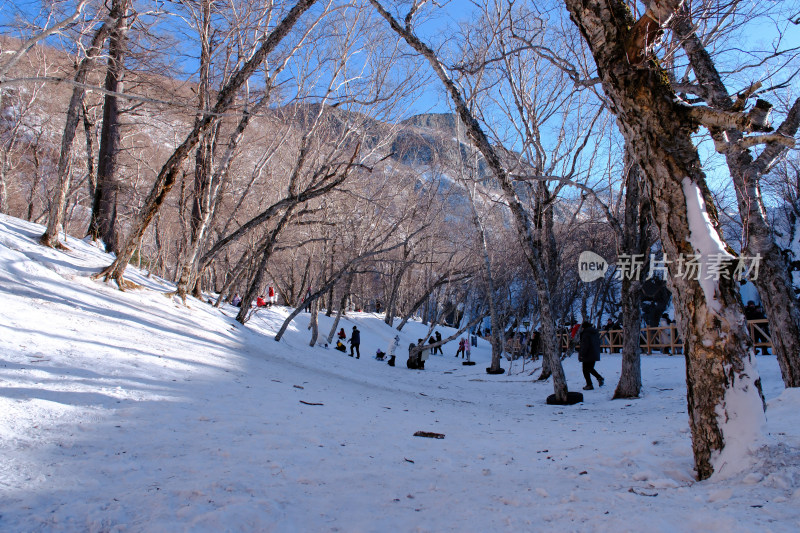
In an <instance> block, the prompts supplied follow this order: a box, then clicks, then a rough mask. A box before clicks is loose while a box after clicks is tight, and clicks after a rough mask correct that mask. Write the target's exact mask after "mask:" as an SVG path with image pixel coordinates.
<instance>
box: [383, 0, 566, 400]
mask: <svg viewBox="0 0 800 533" xmlns="http://www.w3.org/2000/svg"><path fill="white" fill-rule="evenodd" d="M370 3H371V4H372V5H373V6H374V7H375V9H376V10H377V11H378V12H379V13H380V14H381V16H383V18H384V19H386V21H387V22H388V23H389V25H390V26H391V28H392V29H393V30H394V31H395V32H396V33H397V34H398V35H400V36H401V37H402V38H403V39H404V40H405V41H406V43H408V45H409V46H411V48H413V49H414V50H415V51H416V52H418V53H419V54H420V55H422V56H423V57H424V58H425V59H426V61H427V62H428V64H429V65H430V66H431V68H432V69H433V71H434V73H435V74H436V76H437V77H438V78H439V80H440V81H441V82H442V83H443V84H444V86H445V89H446V91H447V93H448V95H449V96H450V99H451V100H452V101H453V104H454V105H455V108H456V113H457V115H458V118H459V119H460V120H461V122H462V123H463V124H464V126H465V127H466V133H467V136H468V137H469V139H470V140H471V141H472V143H473V144H474V145H475V148H477V150H478V151H479V152H480V153H481V155H482V156H483V158H484V160H485V161H486V165H487V167H488V168H489V169H490V171H491V172H492V175H493V176H494V177H495V179H497V181H498V183H499V185H500V188H501V190H502V191H503V195H504V197H505V200H506V202H507V203H508V206H509V209H510V211H511V215H512V217H513V219H514V224H515V226H516V229H517V231H518V233H519V235H520V238H521V239H522V241H523V243H524V244H525V246H524V251H525V257H526V259H527V260H528V263H529V264H530V265H531V268H533V270H534V279H535V280H536V285H537V295H538V297H539V303H540V305H541V306H542V316H541V321H542V348H543V353H544V356H545V358H547V359H548V360H549V365H550V370H551V372H552V375H553V390H554V395H555V398H556V400H557V401H559V402H563V403H566V402H567V392H568V389H567V382H566V377H565V375H564V368H563V367H562V366H561V360H560V358H559V357H558V352H557V342H558V340H557V337H556V331H555V329H556V328H555V320H554V317H553V316H552V307H551V302H550V299H551V298H550V296H551V293H550V288H549V287H548V286H547V283H546V280H547V272H546V271H545V270H544V262H545V261H546V258H545V257H543V251H542V249H541V247H540V244H539V242H538V241H537V239H536V237H535V235H534V229H533V227H532V223H531V220H530V217H529V216H528V214H527V213H526V211H525V208H524V207H523V206H522V203H521V201H520V199H519V197H518V196H517V192H516V190H515V189H514V183H513V180H512V178H511V176H510V175H509V174H508V172H507V170H506V169H505V167H504V166H503V164H502V163H501V161H500V157H499V155H498V153H497V151H496V150H495V148H494V146H492V144H491V143H490V142H489V139H488V137H487V136H486V133H485V132H484V131H483V129H482V128H481V126H480V124H479V123H478V121H477V120H476V119H475V117H474V115H473V113H472V112H471V111H470V110H469V107H468V106H467V103H466V101H465V99H464V96H463V95H462V93H461V91H460V89H459V88H458V87H457V86H456V84H455V83H454V82H453V80H452V79H451V78H450V76H449V74H448V73H447V71H446V70H445V68H444V66H443V65H442V64H441V62H440V61H439V59H438V58H437V57H436V53H435V52H434V51H433V50H432V49H431V48H430V47H429V46H427V45H426V44H425V43H423V42H422V41H421V40H420V39H419V38H418V37H417V36H416V35H415V34H414V33H413V31H412V28H411V23H412V20H413V15H414V12H413V11H414V10H416V8H415V9H414V10H412V12H410V13H409V14H408V16H406V19H405V20H406V24H405V26H403V25H401V24H400V23H399V22H398V21H397V20H396V19H395V18H394V16H392V15H391V14H390V13H389V12H388V11H387V10H386V9H385V8H384V7H383V6H382V5H381V3H380V2H379V1H378V0H370ZM415 5H416V4H415Z"/></svg>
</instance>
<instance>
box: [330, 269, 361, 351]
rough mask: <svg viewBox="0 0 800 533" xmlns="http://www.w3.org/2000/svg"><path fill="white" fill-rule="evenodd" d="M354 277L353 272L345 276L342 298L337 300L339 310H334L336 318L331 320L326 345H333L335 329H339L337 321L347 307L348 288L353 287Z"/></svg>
mask: <svg viewBox="0 0 800 533" xmlns="http://www.w3.org/2000/svg"><path fill="white" fill-rule="evenodd" d="M355 276H356V275H355V272H350V273H348V274H347V275H346V276H345V282H344V286H343V287H342V297H341V298H339V308H338V309H337V310H336V317H335V318H334V319H333V325H332V326H331V330H330V332H329V333H328V344H333V336H334V335H336V328H338V327H339V321H340V320H341V319H342V315H343V314H344V308H345V306H346V305H347V297H348V296H349V295H350V288H351V287H352V286H353V279H354V278H355ZM331 287H333V286H331Z"/></svg>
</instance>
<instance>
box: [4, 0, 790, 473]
mask: <svg viewBox="0 0 800 533" xmlns="http://www.w3.org/2000/svg"><path fill="white" fill-rule="evenodd" d="M455 4H460V6H458V7H456V6H455ZM33 5H34V6H36V7H35V8H34V7H31V5H27V6H26V7H24V8H18V9H16V10H11V11H9V12H8V13H6V14H5V19H4V20H3V21H2V24H3V35H2V37H0V50H1V51H2V54H0V213H3V214H8V215H11V216H14V217H19V218H22V219H25V220H28V221H33V222H37V223H40V224H42V225H43V226H44V228H46V229H44V230H43V234H42V236H41V243H42V245H43V246H51V247H55V248H59V249H65V248H67V246H68V244H67V241H66V239H65V238H64V235H65V234H69V235H71V236H72V237H77V238H86V239H89V240H91V241H93V242H95V243H96V245H97V246H98V247H102V248H103V249H105V250H106V251H108V252H112V253H113V254H114V255H113V262H112V263H111V264H109V265H108V267H107V268H106V269H104V270H103V271H102V272H98V273H96V274H95V278H96V279H99V280H103V281H106V282H109V283H113V284H114V285H115V286H116V287H118V288H119V289H120V290H130V289H136V288H137V286H136V285H135V284H134V283H132V282H131V281H129V280H128V279H126V278H125V271H126V268H127V267H128V266H130V265H134V266H137V267H140V268H142V269H144V270H146V271H147V272H148V273H149V274H150V275H153V276H160V277H163V278H166V279H168V280H170V281H173V282H174V283H175V285H176V290H175V293H174V294H172V295H170V296H173V297H175V298H177V299H178V300H180V301H181V302H183V303H184V304H186V305H191V302H192V298H199V299H204V300H205V299H212V301H213V302H214V303H215V305H220V304H221V303H222V302H227V301H230V300H231V299H232V298H233V296H234V295H237V294H238V295H240V296H241V298H242V301H243V303H242V306H241V308H240V311H239V314H238V316H237V320H238V321H239V322H241V323H245V322H246V321H247V320H248V319H249V318H250V316H251V315H252V312H253V311H252V310H253V307H252V305H253V304H254V302H255V301H256V299H257V297H259V296H261V295H263V294H265V292H266V290H267V287H273V288H274V289H275V290H276V291H277V293H278V295H279V298H280V303H281V304H285V305H287V306H289V307H292V308H294V309H295V311H294V313H293V314H292V315H291V316H290V318H289V320H287V322H286V323H285V324H284V326H283V328H282V329H281V331H279V332H278V334H277V336H276V338H277V339H278V340H279V339H280V337H281V335H282V334H283V332H284V330H285V328H286V327H287V326H288V324H289V321H290V320H291V319H292V317H293V316H294V314H295V313H298V312H300V311H301V310H302V309H308V310H311V311H312V317H316V314H317V313H327V314H328V315H329V316H332V315H335V316H336V317H337V319H338V317H341V316H342V314H344V313H346V312H348V311H350V310H355V309H359V310H366V311H372V312H380V313H381V314H382V318H383V319H384V321H385V323H386V324H388V325H390V326H392V327H396V328H398V329H402V328H403V326H404V325H405V324H406V323H407V322H408V321H409V320H412V319H414V320H421V321H422V322H423V323H426V324H430V325H431V328H433V327H434V326H435V325H436V324H445V323H446V324H449V325H452V326H454V327H462V328H466V327H467V325H473V326H476V327H477V328H479V329H480V330H481V331H483V330H488V334H489V337H490V340H491V342H492V347H493V350H492V351H493V360H492V366H491V369H490V370H497V369H499V365H500V362H501V360H502V358H503V357H511V356H510V355H509V350H508V349H507V348H506V343H507V342H510V341H511V339H512V338H516V337H519V336H522V337H523V344H525V345H527V344H528V343H529V342H530V340H531V334H532V332H533V331H534V330H536V331H538V332H539V334H540V339H541V340H540V345H539V347H538V348H539V349H540V350H541V353H542V355H543V357H542V365H541V368H540V372H539V374H538V375H537V376H536V377H537V378H538V379H542V380H545V379H552V383H553V392H554V397H555V398H556V400H558V401H560V402H564V403H567V401H568V392H569V384H568V383H567V382H566V379H565V376H564V372H563V369H562V358H563V357H564V356H566V355H568V353H565V352H564V350H563V347H562V343H561V341H560V339H559V336H558V334H559V332H561V331H563V328H564V327H566V326H567V325H568V324H571V323H572V322H573V321H582V320H586V321H589V322H593V323H595V324H597V325H600V324H601V323H605V322H606V321H607V320H608V319H612V320H613V321H616V322H617V323H619V324H620V327H621V329H622V332H623V338H624V343H623V344H624V346H623V349H622V361H623V368H622V377H621V379H620V382H619V383H618V384H617V388H616V391H615V398H635V397H638V396H639V395H640V393H641V388H642V383H643V381H646V380H647V376H642V375H641V370H640V368H641V367H640V364H639V357H640V345H639V341H638V339H639V330H640V328H641V327H642V326H643V325H646V324H647V320H648V319H647V317H646V316H645V314H643V312H642V308H643V303H644V302H643V298H646V297H647V295H646V291H645V292H643V290H642V289H643V287H642V280H643V279H644V278H636V279H634V278H632V277H626V276H625V275H622V273H621V272H620V270H619V268H617V269H614V268H612V269H611V270H610V271H609V272H608V273H607V274H606V276H605V277H603V278H602V279H598V280H596V281H592V282H590V283H584V282H582V281H580V279H579V277H578V273H577V269H578V257H579V255H580V253H581V252H582V251H584V250H590V251H593V252H595V253H597V254H599V255H600V256H602V257H603V258H605V259H606V260H608V261H609V262H610V263H612V264H613V263H619V260H620V258H625V257H641V258H642V259H643V265H642V268H643V270H644V271H645V274H647V273H648V272H649V271H651V269H652V268H653V267H654V266H658V267H659V268H656V269H655V270H656V272H657V274H656V276H655V278H656V279H655V280H654V281H651V283H660V284H661V285H662V286H664V287H666V288H668V289H669V291H670V293H671V302H670V303H669V304H668V305H669V312H670V313H671V314H672V316H673V317H674V318H675V319H676V321H677V323H678V330H679V332H680V336H681V339H683V343H684V347H683V354H684V356H685V358H686V364H687V389H688V397H687V402H688V411H689V415H690V416H689V418H690V425H691V430H692V437H693V445H694V452H695V465H696V470H697V476H698V478H700V479H705V478H707V477H709V476H710V475H711V474H712V473H713V472H714V471H715V468H719V465H721V464H724V461H726V460H728V459H730V457H728V456H727V455H726V454H727V453H733V452H732V451H730V450H731V448H732V447H730V446H729V447H726V443H728V442H731V441H736V440H737V439H740V438H742V437H741V425H742V421H743V420H744V419H745V417H746V413H749V415H747V416H751V415H752V412H754V411H757V412H758V413H762V408H763V406H762V397H761V391H760V382H759V378H758V374H757V372H756V370H755V368H754V365H753V364H752V359H753V357H754V351H753V346H752V339H750V337H749V333H748V330H747V327H746V323H745V319H744V314H743V313H744V311H743V305H742V290H743V289H742V287H743V285H744V283H743V282H742V283H740V282H739V280H738V279H737V277H736V275H735V274H736V272H735V268H736V265H737V261H739V260H740V259H742V258H754V257H758V258H759V260H760V263H759V271H758V276H757V277H754V278H753V279H752V280H751V281H752V283H751V284H750V285H751V287H750V289H748V290H751V291H752V294H755V295H757V298H758V300H759V301H760V302H761V305H762V306H763V308H764V312H765V314H766V317H767V319H768V321H769V324H770V326H771V328H770V329H771V331H772V333H773V335H772V339H771V341H772V345H773V348H774V354H775V357H776V358H777V360H778V362H779V365H780V369H781V373H782V377H783V379H784V383H785V385H786V386H787V387H798V386H800V302H798V298H797V292H798V288H800V284H799V282H800V279H798V277H797V275H796V274H795V273H797V272H800V163H798V157H797V153H796V151H795V137H796V134H797V130H798V127H800V98H798V95H797V89H798V87H800V85H798V81H797V76H796V74H797V71H798V69H800V57H798V55H799V54H800V44H798V43H800V40H798V38H797V24H796V14H797V5H794V3H793V2H786V3H774V2H768V3H753V2H741V1H739V0H728V1H717V0H695V1H691V2H689V1H680V0H659V1H655V0H653V1H635V2H631V1H622V0H565V1H564V2H558V1H555V0H544V1H539V0H475V1H470V2H467V1H464V2H461V0H454V1H450V2H448V1H441V0H440V1H436V2H434V1H427V0H404V1H399V0H394V1H389V0H349V1H348V0H293V1H270V0H263V1H255V2H251V1H248V2H238V1H236V0H234V1H231V2H220V1H216V0H191V1H189V0H186V1H177V2H169V3H163V2H148V1H146V0H114V1H113V2H105V3H103V2H94V1H86V0H82V1H77V2H76V1H70V0H64V1H57V2H51V3H41V4H33ZM467 5H468V8H467ZM444 28H446V31H443V29H444ZM437 98H438V103H437V101H436V99H437ZM433 111H436V112H433ZM685 257H698V258H700V262H701V263H702V264H703V265H704V267H703V268H710V267H709V264H710V261H711V258H712V257H714V258H716V260H717V261H718V262H719V261H722V262H723V263H724V264H725V265H726V266H725V267H724V268H723V269H722V272H721V273H720V274H718V275H717V276H714V277H701V276H698V277H696V278H693V277H691V276H685V275H683V272H682V271H681V268H682V267H681V265H682V263H680V261H678V258H685ZM681 261H682V259H681ZM618 267H619V264H618ZM316 324H317V322H316V320H315V319H314V318H312V332H311V338H310V343H311V345H314V344H316V343H317V342H325V341H327V342H330V341H331V340H332V338H333V335H334V331H335V330H336V326H335V325H334V328H333V329H332V330H331V331H330V332H328V331H321V332H320V331H318V328H317V325H316ZM523 324H525V326H524V327H523ZM751 418H752V416H751Z"/></svg>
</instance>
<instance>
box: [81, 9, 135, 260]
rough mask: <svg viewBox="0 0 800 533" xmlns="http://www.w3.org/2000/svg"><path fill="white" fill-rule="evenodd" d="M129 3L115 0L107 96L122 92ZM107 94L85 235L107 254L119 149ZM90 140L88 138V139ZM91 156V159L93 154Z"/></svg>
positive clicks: (113, 240) (112, 98)
mask: <svg viewBox="0 0 800 533" xmlns="http://www.w3.org/2000/svg"><path fill="white" fill-rule="evenodd" d="M129 3H130V0H114V2H113V4H112V9H117V10H119V11H120V13H122V16H120V17H119V18H118V19H117V21H116V23H115V24H114V28H113V30H112V31H111V32H110V35H109V41H108V68H107V70H106V80H105V88H106V90H107V91H109V92H110V93H118V92H121V91H122V77H123V72H124V69H125V65H124V62H125V52H126V46H125V39H126V32H127V20H126V18H125V14H126V13H127V11H128V6H129ZM110 93H106V95H105V99H104V102H103V125H102V127H101V128H100V153H99V156H98V162H97V182H96V183H97V186H96V187H95V190H94V197H93V202H92V218H91V220H90V222H89V231H88V236H89V237H90V238H91V239H92V240H98V239H102V241H103V243H104V244H105V248H106V252H113V253H117V252H118V251H119V235H118V233H117V228H116V225H117V195H118V193H119V188H120V179H119V177H118V175H117V155H118V154H119V147H120V132H119V127H120V124H119V99H118V97H117V96H116V94H110ZM88 138H89V137H87V139H88ZM90 157H94V156H93V155H92V156H90Z"/></svg>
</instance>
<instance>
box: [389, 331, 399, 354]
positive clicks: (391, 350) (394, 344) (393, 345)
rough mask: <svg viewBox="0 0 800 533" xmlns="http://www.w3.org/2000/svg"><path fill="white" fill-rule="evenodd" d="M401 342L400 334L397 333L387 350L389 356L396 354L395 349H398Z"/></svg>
mask: <svg viewBox="0 0 800 533" xmlns="http://www.w3.org/2000/svg"><path fill="white" fill-rule="evenodd" d="M399 344H400V336H399V335H395V336H394V339H392V340H391V341H390V342H389V349H388V350H387V352H386V353H387V354H388V355H389V357H391V356H393V355H394V352H395V350H397V346H398V345H399Z"/></svg>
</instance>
